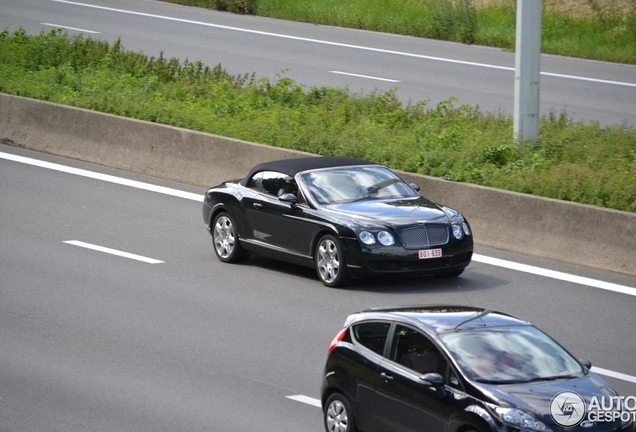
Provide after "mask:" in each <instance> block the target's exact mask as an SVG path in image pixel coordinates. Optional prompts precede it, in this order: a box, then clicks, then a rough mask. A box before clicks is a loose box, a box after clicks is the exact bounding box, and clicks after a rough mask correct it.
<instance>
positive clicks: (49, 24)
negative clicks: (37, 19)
mask: <svg viewBox="0 0 636 432" xmlns="http://www.w3.org/2000/svg"><path fill="white" fill-rule="evenodd" d="M42 25H45V26H49V27H58V28H63V29H67V30H75V31H79V32H84V33H93V34H99V33H100V32H98V31H93V30H85V29H81V28H76V27H68V26H63V25H57V24H51V23H42Z"/></svg>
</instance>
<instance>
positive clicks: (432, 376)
mask: <svg viewBox="0 0 636 432" xmlns="http://www.w3.org/2000/svg"><path fill="white" fill-rule="evenodd" d="M420 383H422V384H423V385H425V386H428V387H429V390H431V391H434V392H435V394H436V395H437V397H440V398H444V397H446V394H447V392H446V388H444V378H442V376H441V375H440V374H438V373H435V372H430V373H427V374H424V375H422V376H421V377H420Z"/></svg>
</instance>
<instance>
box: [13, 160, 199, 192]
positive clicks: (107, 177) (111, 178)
mask: <svg viewBox="0 0 636 432" xmlns="http://www.w3.org/2000/svg"><path fill="white" fill-rule="evenodd" d="M0 158H1V159H7V160H10V161H14V162H20V163H23V164H27V165H34V166H37V167H40V168H46V169H50V170H54V171H61V172H65V173H68V174H75V175H78V176H82V177H88V178H92V179H95V180H101V181H105V182H109V183H115V184H119V185H123V186H129V187H133V188H137V189H143V190H147V191H151V192H158V193H161V194H164V195H172V196H176V197H179V198H185V199H189V200H193V201H199V202H203V195H198V194H194V193H190V192H184V191H180V190H178V189H170V188H167V187H163V186H156V185H152V184H150V183H143V182H139V181H136V180H128V179H125V178H121V177H115V176H112V175H108V174H100V173H96V172H92V171H88V170H83V169H79V168H73V167H68V166H65V165H60V164H56V163H52V162H45V161H40V160H37V159H31V158H27V157H23V156H17V155H13V154H10V153H2V152H0Z"/></svg>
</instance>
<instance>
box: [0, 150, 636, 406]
mask: <svg viewBox="0 0 636 432" xmlns="http://www.w3.org/2000/svg"><path fill="white" fill-rule="evenodd" d="M0 159H7V160H10V161H14V162H19V163H24V164H29V165H34V166H38V167H41V168H46V169H52V170H55V171H61V172H66V173H69V174H75V175H80V176H83V177H89V178H93V179H97V180H103V181H108V182H111V183H116V184H120V185H125V186H130V187H135V188H138V189H143V190H148V191H152V192H158V193H162V194H166V195H171V196H176V197H180V198H185V199H190V200H194V201H199V202H201V201H203V196H201V195H197V194H193V193H189V192H183V191H179V190H177V189H170V188H164V187H160V186H155V185H151V184H148V183H142V182H138V181H133V180H126V179H123V178H119V177H114V176H110V175H105V174H98V173H93V172H91V171H87V170H82V169H77V168H72V167H67V166H64V165H59V164H54V163H50V162H43V161H39V160H36V159H31V158H26V157H23V156H16V155H12V154H10V153H3V152H0ZM473 260H474V261H476V262H481V263H484V264H490V265H495V266H499V267H504V268H509V269H511V270H517V271H522V272H527V273H532V274H536V275H541V276H545V277H551V278H555V279H559V280H563V281H567V282H573V283H578V284H583V285H587V286H591V287H595V288H600V289H606V290H610V291H615V292H620V293H623V294H629V295H636V294H634V292H636V288H631V287H626V286H622V285H617V284H613V283H609V282H604V281H599V280H596V279H590V278H584V277H580V276H576V275H571V274H568V273H562V272H556V271H553V270H547V269H542V268H540V267H534V266H529V265H526V264H520V263H516V262H514V261H506V260H502V259H498V258H491V257H487V256H485V255H478V254H475V255H473ZM592 369H593V370H594V371H595V372H597V373H599V374H602V375H607V376H612V377H614V378H618V379H623V380H625V381H630V382H636V377H632V376H630V375H625V374H622V373H620V372H614V371H610V370H608V369H603V368H599V367H596V366H595V367H594V368H592ZM294 397H295V396H294ZM294 397H290V399H291V398H294ZM310 399H311V398H310ZM294 400H296V399H294ZM314 401H315V400H314ZM305 403H307V402H305Z"/></svg>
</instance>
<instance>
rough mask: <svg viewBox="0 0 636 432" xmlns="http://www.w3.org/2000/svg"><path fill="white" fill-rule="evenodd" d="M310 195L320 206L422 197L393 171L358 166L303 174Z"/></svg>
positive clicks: (380, 167) (378, 167) (384, 168)
mask: <svg viewBox="0 0 636 432" xmlns="http://www.w3.org/2000/svg"><path fill="white" fill-rule="evenodd" d="M301 178H302V179H303V181H304V183H305V184H306V185H307V189H308V190H309V193H310V194H311V196H312V197H313V198H314V199H315V200H316V201H317V202H318V203H319V204H321V205H327V204H342V203H347V202H353V201H360V200H363V199H372V198H380V199H403V198H417V197H418V196H419V194H418V193H417V192H415V191H414V190H413V188H411V187H410V186H409V185H408V184H407V183H405V182H404V181H402V179H400V178H399V177H398V176H397V175H396V174H395V173H393V172H392V171H391V170H390V169H388V168H386V167H382V166H359V167H347V168H338V169H328V170H319V171H312V172H307V173H304V174H301Z"/></svg>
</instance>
